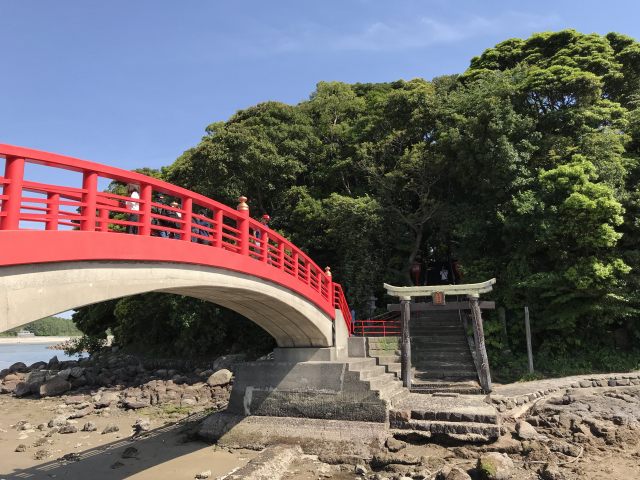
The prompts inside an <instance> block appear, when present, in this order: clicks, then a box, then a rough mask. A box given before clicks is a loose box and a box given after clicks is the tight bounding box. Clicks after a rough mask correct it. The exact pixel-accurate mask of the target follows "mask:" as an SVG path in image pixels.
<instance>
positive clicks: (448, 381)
mask: <svg viewBox="0 0 640 480" xmlns="http://www.w3.org/2000/svg"><path fill="white" fill-rule="evenodd" d="M411 363H412V366H413V368H414V371H413V383H412V386H411V390H412V391H416V392H423V393H432V392H443V391H446V392H452V393H460V394H475V393H478V394H479V393H482V390H481V389H480V385H479V384H478V375H477V372H476V367H475V363H474V361H473V357H472V355H471V351H470V349H469V343H468V340H467V335H466V332H465V331H464V327H463V326H462V323H461V322H460V319H459V317H458V312H457V311H455V310H453V311H452V310H448V311H442V312H437V311H436V312H433V311H429V312H415V313H413V314H412V316H411Z"/></svg>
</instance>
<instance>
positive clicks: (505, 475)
mask: <svg viewBox="0 0 640 480" xmlns="http://www.w3.org/2000/svg"><path fill="white" fill-rule="evenodd" d="M513 468H514V465H513V460H511V459H510V458H509V457H508V456H507V455H506V454H504V453H498V452H489V453H485V454H483V455H482V456H481V457H480V458H478V465H477V471H478V474H479V477H480V478H481V479H482V480H508V479H510V478H511V476H512V475H513Z"/></svg>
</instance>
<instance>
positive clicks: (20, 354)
mask: <svg viewBox="0 0 640 480" xmlns="http://www.w3.org/2000/svg"><path fill="white" fill-rule="evenodd" d="M55 344H56V342H54V343H34V344H29V343H20V344H17V345H5V344H1V345H0V370H2V369H3V368H8V367H10V366H11V365H13V364H14V363H16V362H22V363H24V364H26V365H27V366H29V365H31V364H32V363H35V362H40V361H43V362H48V361H49V359H51V357H53V356H54V355H55V356H57V357H58V360H75V359H78V358H79V355H74V356H69V355H65V353H64V352H63V351H62V350H51V349H49V348H47V347H50V346H52V345H55Z"/></svg>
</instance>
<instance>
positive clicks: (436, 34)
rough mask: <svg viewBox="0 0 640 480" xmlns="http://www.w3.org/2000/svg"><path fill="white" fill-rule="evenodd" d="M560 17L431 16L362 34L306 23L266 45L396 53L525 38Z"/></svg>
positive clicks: (378, 25)
mask: <svg viewBox="0 0 640 480" xmlns="http://www.w3.org/2000/svg"><path fill="white" fill-rule="evenodd" d="M559 22H560V19H559V18H558V17H557V16H556V15H537V14H529V13H518V12H505V13H502V14H500V15H498V16H495V17H484V16H461V19H460V20H457V21H453V22H449V21H443V20H439V19H437V18H434V17H430V16H418V17H415V18H411V19H407V20H404V21H398V20H394V21H388V20H387V21H376V22H372V23H370V24H369V25H366V26H363V27H362V28H361V29H359V30H358V31H354V32H341V31H336V30H335V29H333V28H331V27H329V26H322V25H318V24H306V25H301V26H298V27H296V28H291V29H289V30H288V31H286V32H283V31H278V32H276V31H273V30H272V31H270V32H269V34H268V35H267V36H268V37H270V38H269V39H268V40H269V41H268V42H265V44H266V45H270V47H271V48H269V47H267V49H275V50H276V51H283V52H285V51H313V50H319V49H322V50H333V51H371V52H374V51H395V50H406V49H414V48H415V49H417V48H424V47H429V46H432V45H442V44H451V43H456V42H460V41H463V40H467V39H470V38H475V37H482V36H484V35H488V34H492V35H495V34H501V35H522V34H529V33H532V32H533V31H539V30H545V29H552V28H554V27H555V26H557V25H558V24H559Z"/></svg>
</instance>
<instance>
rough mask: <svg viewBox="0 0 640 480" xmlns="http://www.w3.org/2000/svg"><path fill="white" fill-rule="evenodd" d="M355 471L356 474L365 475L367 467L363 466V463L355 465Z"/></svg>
mask: <svg viewBox="0 0 640 480" xmlns="http://www.w3.org/2000/svg"><path fill="white" fill-rule="evenodd" d="M355 472H356V475H366V474H367V469H366V468H365V466H364V465H356V469H355Z"/></svg>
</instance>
